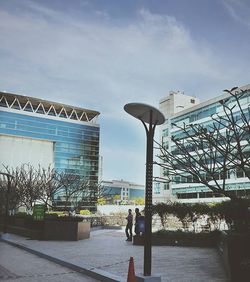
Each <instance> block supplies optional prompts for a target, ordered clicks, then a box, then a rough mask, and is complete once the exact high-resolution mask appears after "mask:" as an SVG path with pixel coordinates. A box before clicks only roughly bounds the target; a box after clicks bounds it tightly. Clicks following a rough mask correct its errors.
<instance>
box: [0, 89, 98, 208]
mask: <svg viewBox="0 0 250 282" xmlns="http://www.w3.org/2000/svg"><path fill="white" fill-rule="evenodd" d="M98 116H99V112H97V111H92V110H87V109H83V108H78V107H73V106H69V105H64V104H60V103H56V102H50V101H45V100H41V99H38V98H33V97H27V96H21V95H16V94H11V93H4V92H0V145H1V151H0V166H1V169H2V167H3V166H9V167H13V168H15V167H17V166H19V165H21V164H23V163H29V164H31V165H33V166H38V165H40V166H42V167H47V166H49V165H50V166H52V167H53V168H55V170H56V171H63V172H65V173H70V174H75V175H79V177H81V178H84V179H85V180H89V181H90V183H93V184H97V182H98V166H99V131H100V128H99V124H98V121H97V118H98ZM92 204H93V203H92Z"/></svg>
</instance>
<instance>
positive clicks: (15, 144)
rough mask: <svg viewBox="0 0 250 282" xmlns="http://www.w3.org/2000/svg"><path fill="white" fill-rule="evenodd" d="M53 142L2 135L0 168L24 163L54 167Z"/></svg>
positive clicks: (0, 140)
mask: <svg viewBox="0 0 250 282" xmlns="http://www.w3.org/2000/svg"><path fill="white" fill-rule="evenodd" d="M53 155H54V154H53V142H51V141H44V140H36V139H31V138H24V137H16V136H7V135H0V169H1V170H3V171H4V169H3V165H5V166H8V167H10V168H16V167H17V166H20V165H22V164H24V163H26V164H28V163H29V164H30V165H32V166H34V167H38V165H41V166H42V167H44V168H47V167H48V166H49V165H51V167H53V163H54V161H53Z"/></svg>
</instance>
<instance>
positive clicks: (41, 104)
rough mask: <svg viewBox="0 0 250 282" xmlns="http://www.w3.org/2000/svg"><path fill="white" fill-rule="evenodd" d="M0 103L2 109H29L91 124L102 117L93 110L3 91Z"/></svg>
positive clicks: (38, 113)
mask: <svg viewBox="0 0 250 282" xmlns="http://www.w3.org/2000/svg"><path fill="white" fill-rule="evenodd" d="M0 103H2V107H7V108H10V109H14V110H21V111H27V110H28V109H29V110H30V112H33V113H35V114H37V115H51V114H53V116H56V117H58V118H62V119H65V118H66V119H71V120H78V121H84V122H91V123H97V118H98V116H99V115H100V113H99V112H97V111H93V110H88V109H84V108H80V107H74V106H70V105H66V104H61V103H56V102H50V101H47V100H42V99H39V98H34V97H28V96H23V95H17V94H12V93H6V92H1V91H0ZM17 106H18V107H17ZM0 107H1V105H0Z"/></svg>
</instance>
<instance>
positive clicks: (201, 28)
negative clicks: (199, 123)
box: [0, 0, 250, 184]
mask: <svg viewBox="0 0 250 282" xmlns="http://www.w3.org/2000/svg"><path fill="white" fill-rule="evenodd" d="M249 14H250V2H249V1H248V0H204V1H200V0H188V1H187V0H175V1H171V0H72V1H69V0H0V62H1V65H0V90H1V91H7V92H11V93H17V94H22V95H28V96H34V97H40V98H43V99H48V100H52V101H56V102H62V103H67V104H70V105H75V106H79V107H83V108H90V109H93V110H97V111H99V112H100V113H101V115H100V119H99V123H100V127H101V141H100V151H101V155H102V156H103V178H104V179H105V180H111V179H124V180H129V181H133V182H137V183H141V184H143V183H144V174H145V132H144V128H143V127H142V125H141V124H140V122H139V121H137V120H136V119H133V118H132V117H131V116H129V115H128V114H126V113H125V112H124V110H123V106H124V105H125V104H126V103H129V102H142V103H147V104H151V105H153V106H155V107H158V103H159V100H160V99H161V98H163V97H164V96H166V95H167V94H168V93H169V91H171V90H180V91H184V93H185V94H187V95H194V96H196V97H198V98H199V99H200V100H201V101H203V100H206V99H208V98H212V97H214V96H217V95H219V94H221V92H222V90H223V89H225V88H231V87H233V86H242V85H245V84H248V83H250V76H249V73H250V71H249V61H250V52H249V50H250V18H249Z"/></svg>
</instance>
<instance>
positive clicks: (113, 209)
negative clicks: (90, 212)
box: [97, 205, 145, 215]
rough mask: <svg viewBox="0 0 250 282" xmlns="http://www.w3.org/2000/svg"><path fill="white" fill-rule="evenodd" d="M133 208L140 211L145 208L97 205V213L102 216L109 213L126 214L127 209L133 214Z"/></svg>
mask: <svg viewBox="0 0 250 282" xmlns="http://www.w3.org/2000/svg"><path fill="white" fill-rule="evenodd" d="M135 208H138V209H139V210H140V211H142V210H143V209H144V208H145V206H140V205H103V206H101V205H97V211H98V212H100V213H102V214H103V215H109V214H110V213H118V212H124V213H127V212H128V209H131V210H132V211H133V213H134V211H135Z"/></svg>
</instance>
